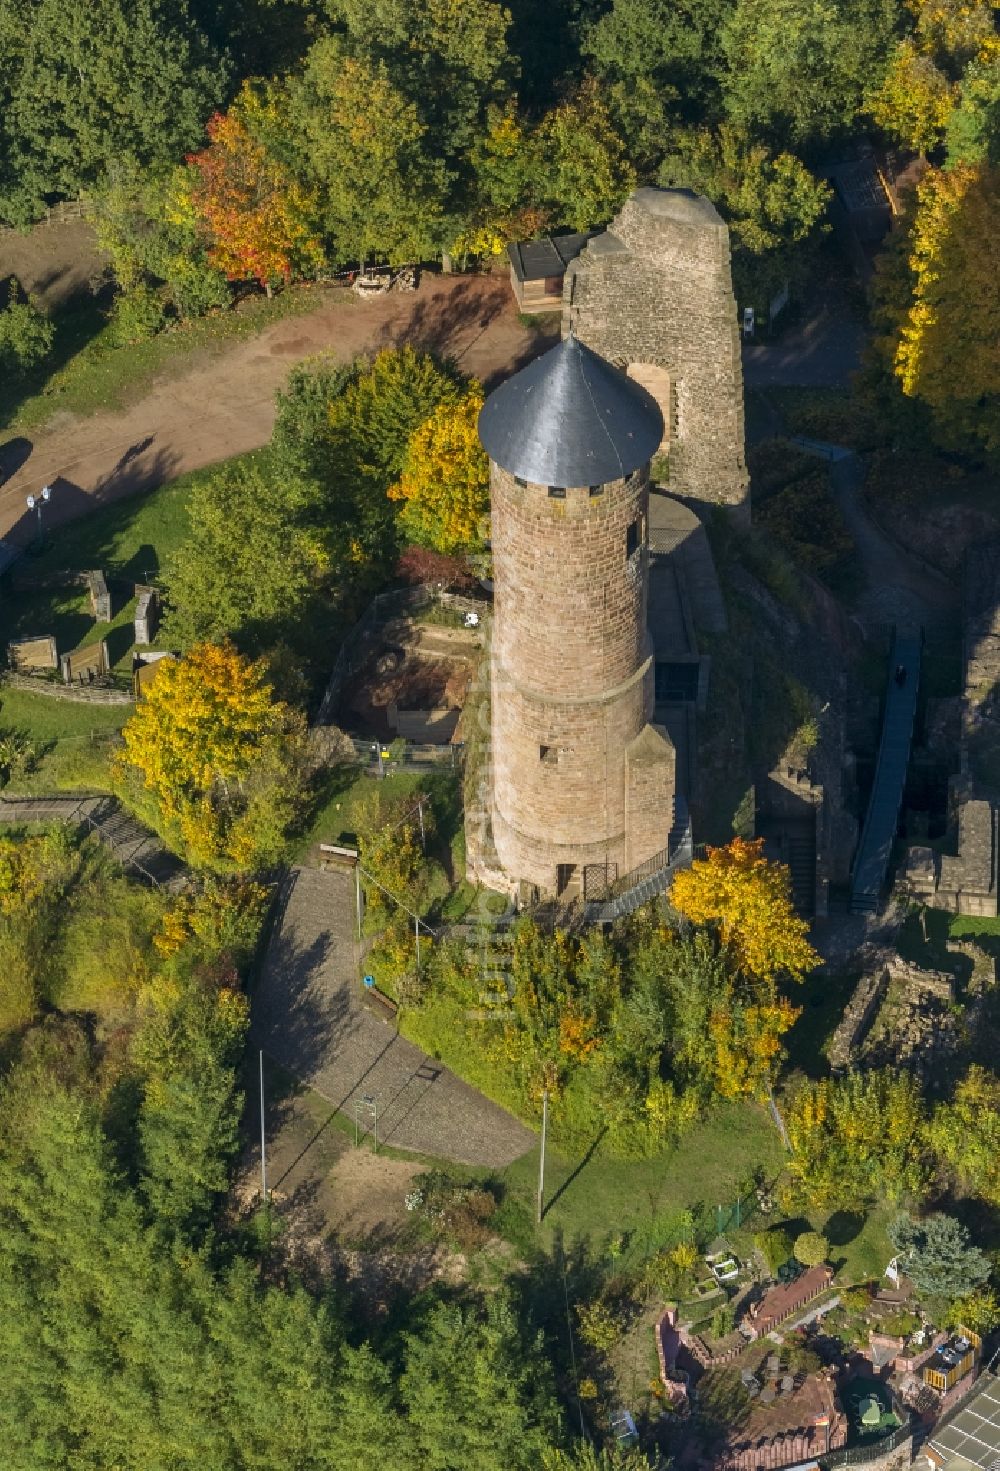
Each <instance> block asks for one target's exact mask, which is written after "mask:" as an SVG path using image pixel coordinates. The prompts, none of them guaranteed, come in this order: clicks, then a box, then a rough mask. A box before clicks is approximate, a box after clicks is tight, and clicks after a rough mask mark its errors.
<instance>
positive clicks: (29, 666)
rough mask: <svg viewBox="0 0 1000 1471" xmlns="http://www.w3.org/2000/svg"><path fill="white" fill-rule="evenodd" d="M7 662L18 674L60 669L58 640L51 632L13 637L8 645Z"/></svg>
mask: <svg viewBox="0 0 1000 1471" xmlns="http://www.w3.org/2000/svg"><path fill="white" fill-rule="evenodd" d="M7 663H8V664H9V665H10V667H11V669H13V670H14V672H15V673H16V674H34V673H37V671H38V670H40V669H58V668H59V655H58V653H57V652H56V641H55V639H54V638H53V637H52V635H51V634H50V633H43V634H37V635H35V636H33V637H32V638H16V639H12V640H11V642H10V643H9V644H8V645H7Z"/></svg>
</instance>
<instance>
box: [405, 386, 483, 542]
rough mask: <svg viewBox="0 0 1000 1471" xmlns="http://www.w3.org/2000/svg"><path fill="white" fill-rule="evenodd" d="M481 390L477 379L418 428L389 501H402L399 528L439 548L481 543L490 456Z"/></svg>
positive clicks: (417, 540) (437, 409)
mask: <svg viewBox="0 0 1000 1471" xmlns="http://www.w3.org/2000/svg"><path fill="white" fill-rule="evenodd" d="M482 407H483V392H482V389H481V388H480V387H479V385H478V384H476V386H475V387H473V388H470V389H469V391H468V393H466V395H465V397H464V398H461V399H459V400H458V402H457V403H455V402H451V401H448V400H446V401H445V402H444V403H441V404H439V405H438V407H437V408H436V409H435V410H434V412H433V413H432V414H431V415H430V417H429V418H427V419H425V420H424V422H423V423H422V424H420V425H418V427H417V428H416V429H415V430H414V432H413V434H412V436H411V438H410V442H409V444H408V445H407V448H406V456H405V459H404V460H403V470H402V474H401V475H400V478H399V480H398V481H397V483H396V484H395V485H393V486H390V488H389V498H390V500H396V501H403V502H404V505H403V508H402V510H401V511H400V514H399V529H400V532H401V533H402V534H403V536H405V537H407V538H408V539H409V540H410V541H413V542H416V543H417V544H418V545H419V546H426V547H431V548H432V549H433V550H434V551H436V552H445V553H455V552H461V551H473V550H477V549H478V548H480V547H481V546H482V544H483V522H484V519H485V517H486V513H487V511H488V510H489V498H490V497H489V487H490V477H489V460H488V459H487V457H486V452H485V450H484V449H483V447H482V445H481V444H480V442H479V434H478V431H477V424H478V422H479V413H480V410H481V409H482Z"/></svg>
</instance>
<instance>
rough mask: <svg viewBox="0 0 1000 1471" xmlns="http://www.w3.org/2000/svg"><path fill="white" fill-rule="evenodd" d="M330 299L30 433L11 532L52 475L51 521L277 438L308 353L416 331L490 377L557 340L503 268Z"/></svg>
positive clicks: (0, 513) (26, 525)
mask: <svg viewBox="0 0 1000 1471" xmlns="http://www.w3.org/2000/svg"><path fill="white" fill-rule="evenodd" d="M0 258H2V256H0ZM321 301H322V304H321V305H320V306H318V307H317V309H316V310H315V311H313V312H310V313H308V314H307V315H305V316H295V317H287V318H283V319H282V320H280V321H277V322H274V323H273V324H272V325H271V326H269V327H267V328H265V329H264V330H263V331H262V332H261V333H260V334H259V336H256V337H254V338H253V339H251V340H244V341H241V342H238V343H236V344H235V345H234V346H233V347H232V348H231V349H229V350H228V351H226V352H225V353H221V354H214V355H212V357H211V359H210V360H208V361H205V360H202V361H200V362H199V361H198V360H197V359H195V360H194V361H191V362H189V363H188V364H187V371H186V372H185V373H183V374H182V375H180V376H175V377H170V378H168V379H164V380H162V381H158V382H157V383H156V384H155V385H154V387H153V389H152V390H151V391H150V392H149V393H148V394H147V395H146V397H145V398H143V399H141V400H140V401H139V402H138V403H136V404H133V405H132V406H131V407H129V408H128V409H125V410H123V411H121V412H119V413H113V414H111V413H100V414H94V415H92V416H90V417H88V418H82V419H77V418H74V417H72V416H70V415H63V416H61V417H60V418H59V419H58V420H53V421H51V422H50V423H49V425H48V426H47V427H46V428H45V429H44V430H41V431H39V432H38V433H37V434H36V435H35V436H34V438H33V439H32V440H31V441H30V442H27V453H26V457H25V459H24V463H23V464H21V466H20V468H19V469H17V470H16V471H15V472H14V473H13V474H12V475H11V477H10V479H8V480H7V481H6V483H5V484H4V485H3V486H2V487H0V536H5V537H9V538H10V539H11V540H12V541H15V542H21V543H24V542H26V541H27V540H29V539H30V538H31V537H32V535H33V534H34V522H33V519H32V516H31V513H30V512H28V510H27V507H26V505H25V496H26V495H27V494H29V493H32V492H35V493H37V491H38V489H39V487H40V486H41V485H43V484H46V483H47V484H49V485H51V486H52V487H53V496H52V500H51V502H50V504H49V506H48V508H47V511H46V515H47V518H48V520H47V525H48V526H49V528H52V527H53V526H57V525H59V524H61V523H65V522H67V521H71V520H73V519H74V518H75V517H78V516H81V515H85V514H86V512H87V511H88V510H90V509H91V507H92V506H93V505H95V504H104V503H106V502H108V501H112V500H116V499H119V498H121V497H123V496H128V495H135V494H136V493H138V492H140V491H144V490H151V489H153V488H154V487H155V486H157V485H162V484H164V483H165V482H166V481H168V480H173V479H175V478H176V477H177V476H178V475H183V474H185V473H186V472H188V471H190V470H197V469H200V468H201V467H202V466H204V465H208V464H212V463H213V462H215V461H216V460H222V459H227V458H228V457H229V456H231V455H236V454H242V453H244V452H246V451H248V450H252V449H257V448H259V447H260V446H261V445H263V444H266V443H267V441H268V439H269V438H270V436H271V429H272V426H273V424H274V412H275V404H274V399H275V393H276V392H277V390H278V389H279V388H281V387H282V386H283V384H284V382H285V379H286V378H287V376H288V371H289V369H290V368H291V367H292V366H293V365H294V364H295V363H297V362H300V361H301V360H302V359H303V358H308V357H312V356H315V355H316V354H318V353H331V354H333V356H335V357H336V358H338V359H339V360H341V361H344V362H347V361H350V360H351V359H352V358H354V357H356V356H357V355H358V354H360V353H372V352H376V351H378V349H379V348H382V347H392V346H399V345H402V344H404V343H410V344H412V345H413V346H414V347H417V348H420V349H424V350H427V351H431V352H435V353H437V354H439V355H440V356H443V357H450V358H452V359H453V360H454V361H455V362H457V363H458V365H459V367H460V368H462V369H463V371H465V372H467V373H472V374H475V375H476V377H478V378H481V379H483V380H484V381H486V382H487V383H489V382H490V381H491V380H493V379H495V378H497V377H503V376H506V375H507V374H508V373H510V372H512V371H513V370H514V369H516V368H517V367H520V366H522V365H523V364H524V363H526V362H528V361H529V360H530V359H531V358H532V357H534V356H536V355H537V354H538V353H539V352H540V351H542V350H544V349H545V348H546V347H547V346H549V345H550V344H551V342H552V341H553V340H554V338H553V337H552V336H545V335H543V334H542V333H539V332H537V331H534V330H532V329H531V328H528V327H526V326H524V325H523V324H522V323H521V321H520V320H519V318H518V313H517V306H516V303H515V301H514V298H513V296H512V295H511V291H510V288H509V286H508V284H507V281H506V279H505V278H502V277H499V276H458V277H456V276H426V277H425V278H424V279H423V281H422V282H421V284H420V287H419V289H418V290H417V291H416V292H414V293H413V294H412V295H409V294H407V295H393V294H390V295H387V296H382V297H378V298H377V299H376V300H374V301H367V302H362V301H360V300H359V299H358V298H357V297H356V296H354V295H353V293H351V292H349V291H348V290H347V289H346V288H330V289H329V290H328V291H327V292H325V293H324V294H323V297H322V298H321ZM553 325H554V323H553Z"/></svg>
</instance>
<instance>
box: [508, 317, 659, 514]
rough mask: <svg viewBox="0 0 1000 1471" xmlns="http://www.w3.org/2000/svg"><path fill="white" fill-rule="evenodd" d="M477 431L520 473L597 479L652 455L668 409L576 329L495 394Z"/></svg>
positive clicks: (563, 482)
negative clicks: (578, 336)
mask: <svg viewBox="0 0 1000 1471" xmlns="http://www.w3.org/2000/svg"><path fill="white" fill-rule="evenodd" d="M479 438H480V439H481V440H482V443H483V448H484V449H485V450H486V453H487V454H488V455H489V457H490V459H491V460H495V461H496V463H497V464H498V465H500V466H501V467H502V468H503V469H504V470H508V471H509V472H510V473H511V474H512V475H517V476H519V477H520V478H521V479H522V480H530V481H532V482H533V483H534V484H536V485H559V486H567V485H600V484H603V483H604V482H605V481H608V480H617V479H619V478H620V477H622V476H625V475H630V474H631V473H632V471H633V470H638V468H639V467H640V465H645V464H646V462H647V461H648V460H650V459H652V457H653V455H654V454H655V453H656V451H657V449H658V448H659V445H660V441H661V440H662V438H663V415H662V414H661V413H660V410H659V407H658V405H657V403H656V400H655V399H654V398H653V397H652V395H651V394H649V393H647V392H646V390H645V389H644V388H642V387H640V385H639V384H638V383H635V382H633V380H632V379H631V378H627V377H626V376H625V374H624V373H620V372H619V371H618V369H617V368H613V367H612V366H611V364H610V363H609V362H606V361H605V360H604V358H602V357H598V355H597V353H596V352H592V351H591V349H590V348H589V347H586V346H584V344H583V343H582V342H579V341H578V340H577V339H576V337H574V336H573V335H572V333H571V334H570V335H569V336H568V337H566V338H564V339H563V341H562V342H560V343H559V344H558V345H557V346H556V347H553V348H552V349H551V350H550V351H549V352H547V353H544V354H543V355H542V357H540V358H536V359H535V361H534V362H533V363H529V364H528V366H527V367H526V368H522V369H521V371H520V373H515V374H514V376H513V377H512V378H508V379H507V381H506V383H501V385H500V387H499V388H497V389H495V390H494V392H493V393H491V394H490V396H489V398H488V399H487V400H486V402H485V404H484V405H483V410H482V413H481V414H480V415H479Z"/></svg>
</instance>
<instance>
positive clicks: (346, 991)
mask: <svg viewBox="0 0 1000 1471" xmlns="http://www.w3.org/2000/svg"><path fill="white" fill-rule="evenodd" d="M282 905H283V909H282V912H281V915H280V918H279V922H278V924H277V926H276V928H275V933H274V936H273V938H272V941H271V944H270V947H269V949H268V952H267V955H266V957H265V961H264V965H263V968H262V974H261V978H260V982H259V984H258V988H257V990H256V992H255V993H254V997H253V1032H252V1040H253V1043H254V1045H255V1046H257V1047H262V1048H263V1049H264V1051H265V1052H266V1053H267V1054H268V1056H270V1057H272V1058H273V1059H274V1060H275V1061H276V1062H278V1063H280V1064H281V1065H282V1066H284V1067H287V1068H288V1069H289V1070H290V1071H291V1072H292V1073H294V1074H295V1076H296V1077H297V1078H299V1079H300V1080H301V1081H302V1082H305V1083H308V1084H309V1086H310V1087H311V1088H314V1089H315V1090H316V1092H317V1093H319V1094H320V1095H321V1096H322V1097H323V1098H324V1099H326V1101H327V1102H328V1103H329V1104H330V1105H331V1107H334V1108H339V1109H342V1110H343V1111H344V1112H345V1113H346V1114H347V1115H348V1116H349V1117H353V1114H354V1105H355V1103H356V1102H358V1101H359V1100H360V1099H361V1097H362V1095H365V1094H367V1095H368V1096H370V1097H372V1098H374V1099H375V1100H376V1101H377V1103H378V1132H379V1140H380V1141H384V1142H385V1143H387V1144H391V1145H394V1146H395V1147H396V1148H398V1149H412V1150H415V1151H417V1152H419V1153H420V1154H429V1155H437V1156H439V1157H441V1158H444V1159H451V1160H456V1161H458V1162H459V1163H462V1164H474V1165H489V1166H493V1167H495V1168H501V1167H503V1166H504V1165H508V1164H510V1163H511V1161H512V1160H515V1159H517V1158H518V1156H519V1155H522V1154H524V1153H525V1151H526V1150H528V1149H530V1148H531V1147H532V1146H533V1145H534V1143H535V1135H534V1134H533V1133H532V1132H531V1130H530V1129H526V1128H525V1127H524V1125H523V1124H521V1123H519V1122H518V1121H517V1120H516V1119H515V1118H513V1117H512V1116H511V1115H510V1114H508V1113H506V1112H505V1111H504V1110H503V1109H501V1108H498V1107H497V1105H496V1104H494V1103H491V1102H490V1101H489V1099H487V1098H485V1097H484V1096H483V1095H482V1094H481V1093H477V1092H476V1091H475V1089H474V1088H470V1087H469V1086H468V1085H467V1084H465V1083H463V1082H462V1081H461V1080H460V1079H458V1078H456V1077H455V1075H454V1074H453V1073H451V1072H449V1071H448V1069H447V1068H444V1067H442V1066H441V1064H440V1063H438V1062H435V1061H434V1060H433V1059H431V1058H429V1057H427V1056H426V1054H425V1053H423V1052H421V1051H420V1049H419V1048H418V1047H415V1046H414V1045H413V1044H412V1043H411V1042H407V1041H405V1040H404V1039H403V1038H402V1037H400V1036H398V1035H397V1034H396V1031H395V1028H394V1027H393V1026H391V1025H388V1024H386V1023H385V1022H383V1021H382V1020H381V1019H380V1018H379V1017H378V1016H376V1015H375V1014H374V1013H373V1012H371V1011H369V1010H368V1008H367V1007H366V1006H365V1005H364V1003H363V1001H362V999H361V997H362V992H361V986H360V983H359V979H358V965H357V954H356V947H355V939H354V936H355V909H354V877H353V875H352V874H349V873H343V874H341V873H336V872H324V871H320V870H319V869H312V868H297V869H293V871H292V874H291V876H290V878H289V880H288V883H287V886H286V889H285V891H284V894H283V896H282ZM362 1121H364V1111H362Z"/></svg>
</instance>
